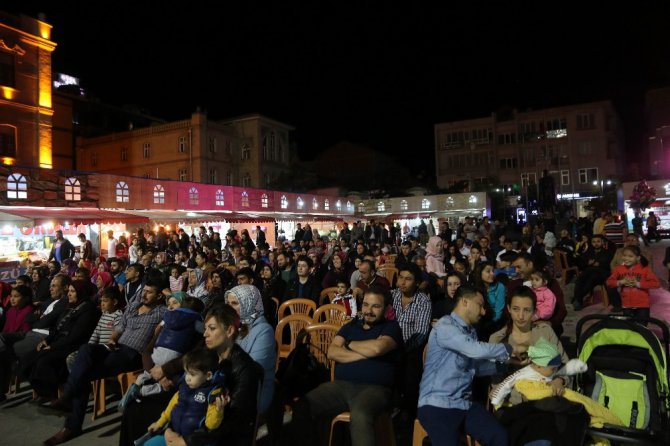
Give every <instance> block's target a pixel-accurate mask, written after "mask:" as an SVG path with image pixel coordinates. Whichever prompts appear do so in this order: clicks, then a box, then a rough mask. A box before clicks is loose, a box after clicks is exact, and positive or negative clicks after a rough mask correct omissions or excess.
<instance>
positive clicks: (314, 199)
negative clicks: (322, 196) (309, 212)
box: [312, 198, 319, 211]
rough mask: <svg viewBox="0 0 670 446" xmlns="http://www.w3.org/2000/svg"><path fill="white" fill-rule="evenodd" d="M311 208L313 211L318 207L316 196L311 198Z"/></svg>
mask: <svg viewBox="0 0 670 446" xmlns="http://www.w3.org/2000/svg"><path fill="white" fill-rule="evenodd" d="M312 209H313V210H315V211H316V210H317V209H319V202H318V201H317V200H316V198H312Z"/></svg>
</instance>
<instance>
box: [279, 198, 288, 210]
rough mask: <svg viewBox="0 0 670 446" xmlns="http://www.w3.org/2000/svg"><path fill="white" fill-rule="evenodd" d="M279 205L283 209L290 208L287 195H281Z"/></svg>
mask: <svg viewBox="0 0 670 446" xmlns="http://www.w3.org/2000/svg"><path fill="white" fill-rule="evenodd" d="M279 206H280V207H281V208H282V209H286V208H288V200H287V199H286V195H282V196H281V199H280V200H279Z"/></svg>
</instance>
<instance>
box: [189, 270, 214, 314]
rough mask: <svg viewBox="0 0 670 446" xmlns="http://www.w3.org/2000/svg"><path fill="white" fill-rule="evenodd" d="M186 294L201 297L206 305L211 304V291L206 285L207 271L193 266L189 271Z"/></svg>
mask: <svg viewBox="0 0 670 446" xmlns="http://www.w3.org/2000/svg"><path fill="white" fill-rule="evenodd" d="M186 294H187V295H189V296H191V297H194V298H196V299H200V300H201V301H202V302H203V303H204V304H205V307H207V306H208V304H209V292H208V291H207V288H206V287H205V273H204V272H203V271H202V270H201V269H200V268H193V269H192V270H191V271H189V272H188V287H187V288H186Z"/></svg>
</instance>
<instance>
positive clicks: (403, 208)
mask: <svg viewBox="0 0 670 446" xmlns="http://www.w3.org/2000/svg"><path fill="white" fill-rule="evenodd" d="M400 210H401V211H406V210H407V200H402V201H401V202H400Z"/></svg>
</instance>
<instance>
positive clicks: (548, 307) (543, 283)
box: [530, 271, 556, 321]
mask: <svg viewBox="0 0 670 446" xmlns="http://www.w3.org/2000/svg"><path fill="white" fill-rule="evenodd" d="M548 282H549V275H548V273H546V272H545V271H534V272H533V273H532V274H531V275H530V284H531V286H532V287H533V291H534V292H535V298H536V299H537V305H535V314H533V320H534V321H536V320H538V319H541V320H545V321H547V320H549V319H550V318H551V316H552V315H553V314H554V308H556V295H555V294H554V293H553V291H551V290H550V289H549V287H547V283H548Z"/></svg>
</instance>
